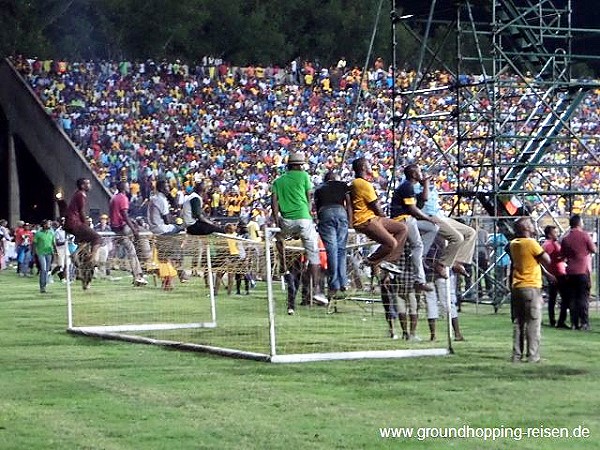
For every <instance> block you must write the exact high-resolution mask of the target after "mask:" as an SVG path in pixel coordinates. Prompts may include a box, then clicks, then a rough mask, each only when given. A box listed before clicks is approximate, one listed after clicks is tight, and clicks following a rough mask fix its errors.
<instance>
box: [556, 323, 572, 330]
mask: <svg viewBox="0 0 600 450" xmlns="http://www.w3.org/2000/svg"><path fill="white" fill-rule="evenodd" d="M556 328H562V329H564V330H570V329H571V327H570V326H569V325H567V324H564V323H559V324H557V325H556Z"/></svg>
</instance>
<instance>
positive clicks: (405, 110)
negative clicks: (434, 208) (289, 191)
mask: <svg viewBox="0 0 600 450" xmlns="http://www.w3.org/2000/svg"><path fill="white" fill-rule="evenodd" d="M575 1H576V0H562V1H559V0H542V1H532V0H520V1H518V0H479V1H475V0H457V1H455V2H453V8H454V11H452V13H453V15H454V18H453V19H451V18H449V15H450V14H449V13H448V11H447V10H444V13H445V16H443V17H441V18H440V17H439V14H438V13H440V11H441V8H440V7H439V6H438V5H437V3H438V2H436V1H435V0H432V1H431V2H430V5H429V11H428V15H427V17H424V16H421V17H419V16H415V17H414V18H407V16H401V15H400V14H402V13H409V12H410V11H397V10H396V9H395V6H396V5H395V2H394V1H392V13H391V19H392V34H393V35H394V42H393V46H395V45H396V44H395V41H396V38H395V33H396V32H397V27H398V26H399V25H400V26H403V27H404V29H406V30H408V32H409V33H410V34H411V35H412V36H413V37H414V38H415V39H417V40H418V42H419V43H420V46H421V57H420V59H419V61H418V67H417V68H418V71H417V76H416V77H415V79H414V81H413V83H412V86H411V87H410V89H405V90H404V91H400V90H396V91H395V97H396V98H398V97H399V100H398V101H397V102H395V103H400V104H401V105H402V106H401V107H398V108H397V111H396V112H395V123H396V135H397V139H396V148H397V155H398V159H397V161H398V162H401V161H402V148H403V145H404V139H405V137H406V136H407V133H406V130H407V129H409V127H412V130H413V131H414V130H418V133H420V134H422V135H423V136H425V137H426V139H427V142H428V145H429V148H428V149H426V150H424V151H423V154H422V156H425V159H428V160H429V161H430V162H431V161H433V162H431V164H429V166H430V168H432V167H434V166H435V168H436V170H437V171H438V173H439V172H440V171H445V172H447V177H448V179H449V181H451V185H452V187H453V189H452V191H451V192H450V194H452V198H453V202H454V206H460V207H459V208H458V209H455V210H454V214H456V215H461V213H464V212H467V211H468V212H469V214H473V215H479V214H489V215H492V216H503V215H511V214H515V213H518V212H520V213H528V214H533V215H535V216H536V217H542V216H544V215H548V216H554V215H556V214H557V213H568V212H571V211H574V210H577V212H581V210H585V207H586V206H587V205H589V203H590V201H593V199H591V196H592V195H596V194H597V191H598V189H597V188H595V186H594V185H593V183H592V182H591V181H592V180H594V179H595V177H597V176H598V175H600V146H599V145H598V143H597V142H599V141H598V138H599V136H598V135H597V134H596V129H595V127H591V126H589V124H587V125H586V122H585V121H586V120H587V117H586V108H587V107H588V105H589V104H590V98H592V97H593V96H594V95H597V93H596V92H595V90H596V89H598V87H599V85H598V84H597V83H596V82H593V81H584V80H579V79H575V78H574V77H573V74H572V73H573V67H574V66H575V64H577V63H580V62H586V61H590V60H592V59H598V58H600V57H599V56H598V54H596V55H583V54H576V53H575V52H574V51H573V47H574V46H573V42H574V39H576V38H577V37H578V36H582V35H588V36H589V35H593V34H598V33H599V32H600V30H592V29H581V28H574V27H573V25H572V19H571V16H572V3H573V2H575ZM444 4H445V2H444ZM440 14H441V13H440ZM440 24H442V25H443V27H444V28H445V29H446V34H445V36H444V38H443V39H440V38H439V36H438V37H437V39H436V40H435V42H434V41H433V39H432V31H431V30H432V29H433V28H434V25H440ZM444 47H446V49H444ZM448 48H450V50H451V51H452V52H453V53H454V54H455V63H454V65H451V64H448V63H447V61H443V60H442V59H441V57H440V55H441V54H443V53H444V52H446V54H447V53H448ZM394 58H395V50H394ZM396 64H397V62H396V61H394V66H396ZM439 70H442V71H445V72H447V73H448V74H449V75H450V76H449V80H450V81H449V82H448V83H447V84H442V83H440V82H439V79H436V74H437V73H438V72H436V71H439ZM432 80H434V81H432ZM435 99H437V100H435ZM439 99H444V100H443V101H439ZM449 136H451V138H448V137H449ZM583 212H585V211H583Z"/></svg>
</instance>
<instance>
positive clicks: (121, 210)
mask: <svg viewBox="0 0 600 450" xmlns="http://www.w3.org/2000/svg"><path fill="white" fill-rule="evenodd" d="M128 193H129V184H128V183H127V182H126V181H120V182H119V183H118V184H117V193H116V194H115V195H113V196H112V198H111V199H110V205H109V213H110V229H111V230H112V231H113V232H114V233H115V235H116V239H115V241H116V243H117V245H122V246H123V248H124V249H125V254H126V255H127V259H129V267H130V268H131V274H132V275H133V283H134V284H135V285H137V286H144V285H146V284H148V281H147V280H146V279H145V278H144V273H143V271H142V266H141V265H140V260H139V259H138V256H137V253H136V251H135V245H134V244H133V239H135V240H136V241H137V240H138V239H139V238H140V234H139V230H138V227H137V224H135V223H134V222H133V220H131V218H130V217H129V198H128V197H127V194H128Z"/></svg>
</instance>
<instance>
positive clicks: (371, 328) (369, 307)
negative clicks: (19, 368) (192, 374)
mask: <svg viewBox="0 0 600 450" xmlns="http://www.w3.org/2000/svg"><path fill="white" fill-rule="evenodd" d="M275 231H276V229H267V230H266V236H265V237H266V239H265V240H264V241H262V242H254V241H250V240H247V239H242V238H238V237H235V236H233V235H220V234H214V235H211V236H202V237H200V236H190V235H185V234H180V235H173V236H153V235H149V234H148V235H142V236H141V237H140V239H138V240H137V241H136V242H135V247H133V246H131V245H129V244H128V242H129V243H131V242H132V241H128V239H129V238H125V237H121V236H115V235H114V234H113V233H105V234H104V235H103V239H104V242H103V244H104V245H103V247H102V249H101V251H100V255H99V262H98V264H97V267H96V268H95V269H94V268H90V267H86V265H85V264H84V263H82V262H81V260H80V258H77V266H76V267H75V265H74V264H73V267H71V268H70V270H67V273H69V274H70V275H69V282H68V283H67V304H68V330H69V331H70V332H73V333H79V334H84V335H89V336H97V337H102V338H107V339H120V340H125V341H130V342H140V343H149V344H157V345H164V346H170V347H177V348H181V349H188V350H198V351H207V352H212V353H217V354H221V355H227V356H236V357H240V358H250V359H256V360H262V361H270V362H302V361H317V360H330V359H359V358H400V357H411V356H426V355H446V354H448V353H450V352H451V351H452V348H451V340H450V334H449V333H446V330H447V328H446V327H447V326H448V321H447V317H446V316H447V314H442V315H441V316H440V317H439V318H438V320H437V324H436V327H437V334H436V339H435V340H433V341H432V340H430V333H429V324H430V322H428V320H427V318H428V314H427V312H426V305H427V302H426V301H425V298H424V297H423V298H419V297H417V298H416V306H417V307H419V308H420V310H419V311H418V322H417V327H416V333H413V334H412V335H411V336H407V337H410V339H409V340H404V339H401V337H402V331H401V327H400V324H399V322H397V323H396V325H395V330H396V336H395V337H396V339H394V338H393V337H394V336H393V333H392V332H391V330H390V327H389V325H390V323H389V321H388V320H387V319H386V314H385V309H384V306H385V304H384V303H385V301H387V300H385V299H386V298H387V297H385V296H384V301H382V295H381V280H380V279H382V278H385V277H382V276H381V275H380V274H377V273H371V272H370V270H369V269H368V268H365V267H364V265H363V264H362V259H363V257H364V255H366V254H368V252H369V250H370V247H371V246H372V243H370V242H361V241H360V237H359V236H356V235H351V236H352V242H351V243H349V245H348V257H347V258H348V264H347V266H348V279H349V282H350V285H349V286H348V289H347V291H346V293H345V294H346V295H345V297H344V298H338V299H331V301H330V303H329V304H328V305H317V304H316V303H314V302H311V301H310V290H311V288H312V283H311V282H310V281H309V279H308V277H307V271H306V268H305V266H306V263H305V257H304V251H303V249H302V247H301V243H300V242H293V241H286V242H285V245H284V249H285V250H284V257H285V267H281V266H280V264H279V257H278V256H279V255H278V253H277V249H276V246H275V239H274V233H275ZM131 248H135V252H132V251H131ZM134 258H137V259H138V261H139V263H140V266H141V267H142V270H143V272H144V274H145V279H146V280H147V284H145V285H144V284H142V283H139V282H138V283H135V282H134V278H135V277H134V275H136V274H134V273H132V267H136V265H135V259H134ZM285 269H289V270H288V273H284V271H285ZM323 272H324V271H323ZM90 279H91V282H90V284H89V288H87V289H83V287H84V285H85V283H86V280H88V281H89V280H90ZM292 279H293V280H294V282H293V283H294V284H293V285H292V283H291V281H292ZM316 282H317V283H321V284H323V285H326V275H325V274H324V273H323V277H322V279H321V280H317V281H316ZM392 282H393V281H392ZM292 287H294V288H295V289H292ZM292 293H295V296H296V298H295V304H296V307H295V310H294V314H293V315H288V300H289V296H290V295H292ZM445 297H448V298H449V296H446V295H445V294H441V295H439V298H438V299H437V300H438V303H440V302H441V303H442V306H445V305H447V300H448V299H447V298H445ZM393 301H395V302H398V303H403V302H404V301H405V299H404V298H402V297H396V298H394V299H393ZM429 303H431V299H429ZM401 309H402V308H400V310H401ZM442 311H447V308H445V307H444V308H442ZM406 312H407V314H408V313H409V312H415V311H412V310H410V311H409V310H407V311H406ZM408 322H409V326H410V316H409V321H408ZM408 328H409V327H408ZM408 328H407V332H408V331H409V329H408ZM417 335H418V336H421V338H422V339H419V338H418V336H417Z"/></svg>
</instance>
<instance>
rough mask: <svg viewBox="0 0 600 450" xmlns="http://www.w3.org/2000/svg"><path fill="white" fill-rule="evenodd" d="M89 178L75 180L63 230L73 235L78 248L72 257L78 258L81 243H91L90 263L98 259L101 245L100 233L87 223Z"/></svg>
mask: <svg viewBox="0 0 600 450" xmlns="http://www.w3.org/2000/svg"><path fill="white" fill-rule="evenodd" d="M91 186H92V184H91V182H90V180H89V178H79V179H78V180H77V191H76V192H75V194H73V197H72V198H71V201H70V203H69V205H68V206H67V209H66V211H65V227H64V228H65V230H66V231H67V232H68V233H70V234H72V235H73V236H75V239H76V240H77V243H78V245H79V248H78V249H77V252H76V254H75V255H73V259H75V260H77V259H78V258H79V252H80V251H81V243H84V242H86V243H89V244H90V245H91V250H90V260H91V262H92V263H97V261H98V251H99V250H100V247H101V245H102V238H101V237H100V235H99V234H98V233H97V232H96V231H94V229H93V228H92V227H90V225H89V223H88V211H89V206H88V200H87V193H88V192H89V190H90V189H91Z"/></svg>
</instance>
